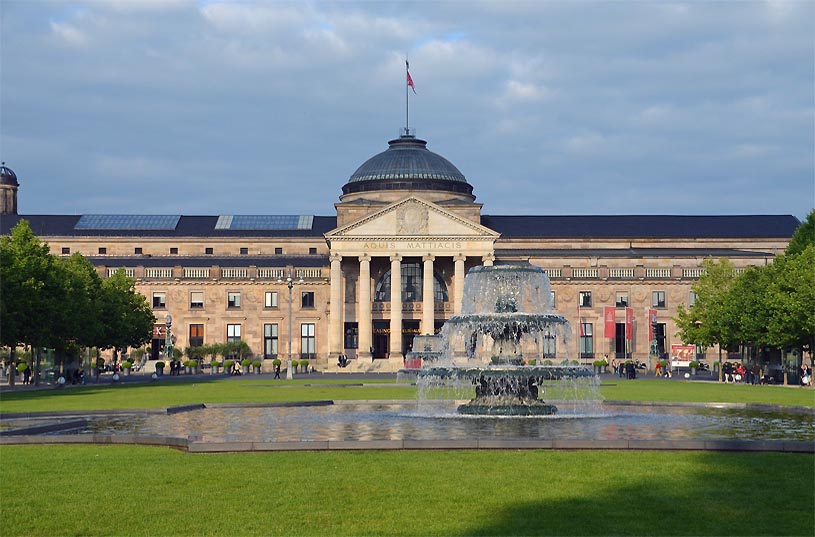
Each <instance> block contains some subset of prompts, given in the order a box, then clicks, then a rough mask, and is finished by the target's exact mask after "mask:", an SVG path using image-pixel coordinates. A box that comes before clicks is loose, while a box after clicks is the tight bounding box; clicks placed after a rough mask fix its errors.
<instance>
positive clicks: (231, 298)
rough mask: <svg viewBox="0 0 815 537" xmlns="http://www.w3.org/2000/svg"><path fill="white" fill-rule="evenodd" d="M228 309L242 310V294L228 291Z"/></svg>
mask: <svg viewBox="0 0 815 537" xmlns="http://www.w3.org/2000/svg"><path fill="white" fill-rule="evenodd" d="M226 307H227V308H240V307H241V294H240V292H238V291H228V292H227V293H226Z"/></svg>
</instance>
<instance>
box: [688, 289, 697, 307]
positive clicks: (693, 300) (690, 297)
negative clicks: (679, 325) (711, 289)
mask: <svg viewBox="0 0 815 537" xmlns="http://www.w3.org/2000/svg"><path fill="white" fill-rule="evenodd" d="M694 304H696V293H694V292H693V291H688V307H691V306H693V305H694Z"/></svg>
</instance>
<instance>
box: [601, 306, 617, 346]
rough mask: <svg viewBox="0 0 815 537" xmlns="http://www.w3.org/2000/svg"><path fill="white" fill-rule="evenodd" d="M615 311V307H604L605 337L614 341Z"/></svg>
mask: <svg viewBox="0 0 815 537" xmlns="http://www.w3.org/2000/svg"><path fill="white" fill-rule="evenodd" d="M614 314H615V310H614V306H604V307H603V321H604V324H605V326H604V330H603V332H604V333H603V336H604V337H607V338H608V339H613V338H614V336H615V334H614V329H615V328H616V326H615V324H616V321H615V315H614Z"/></svg>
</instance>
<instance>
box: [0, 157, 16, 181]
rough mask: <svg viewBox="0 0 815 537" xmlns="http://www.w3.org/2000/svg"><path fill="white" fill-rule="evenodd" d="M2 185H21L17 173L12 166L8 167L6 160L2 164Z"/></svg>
mask: <svg viewBox="0 0 815 537" xmlns="http://www.w3.org/2000/svg"><path fill="white" fill-rule="evenodd" d="M0 185H11V186H20V183H18V182H17V174H16V173H14V170H12V169H11V168H7V167H6V163H5V162H3V163H2V165H1V166H0Z"/></svg>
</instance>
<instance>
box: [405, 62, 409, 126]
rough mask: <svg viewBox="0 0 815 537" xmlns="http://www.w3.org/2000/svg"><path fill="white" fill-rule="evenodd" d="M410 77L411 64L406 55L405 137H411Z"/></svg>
mask: <svg viewBox="0 0 815 537" xmlns="http://www.w3.org/2000/svg"><path fill="white" fill-rule="evenodd" d="M408 76H410V64H409V63H408V57H407V54H405V136H409V135H410V106H409V103H410V97H409V95H408V83H407V81H408Z"/></svg>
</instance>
